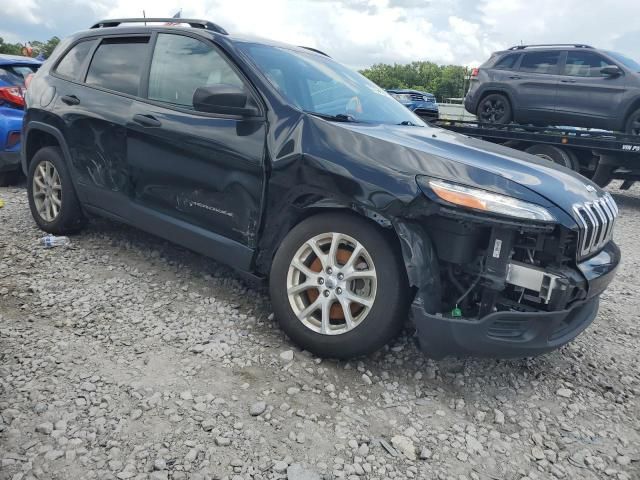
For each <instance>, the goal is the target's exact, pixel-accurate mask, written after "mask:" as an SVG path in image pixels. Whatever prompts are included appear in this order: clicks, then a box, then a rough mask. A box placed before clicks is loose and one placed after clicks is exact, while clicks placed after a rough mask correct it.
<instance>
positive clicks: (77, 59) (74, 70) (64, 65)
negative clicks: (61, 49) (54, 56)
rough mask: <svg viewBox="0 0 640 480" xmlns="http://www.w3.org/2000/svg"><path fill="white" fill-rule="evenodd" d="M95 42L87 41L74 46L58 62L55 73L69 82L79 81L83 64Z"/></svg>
mask: <svg viewBox="0 0 640 480" xmlns="http://www.w3.org/2000/svg"><path fill="white" fill-rule="evenodd" d="M95 42H96V41H95V40H87V41H84V42H80V43H77V44H76V45H74V46H73V47H72V48H71V50H69V51H68V52H67V53H65V55H64V56H63V57H62V59H61V60H60V61H59V62H58V65H57V66H56V69H55V72H56V73H57V74H58V75H60V76H62V77H65V78H69V79H71V80H81V78H80V76H81V75H82V71H83V67H84V65H85V63H84V62H85V61H86V59H87V57H88V55H89V52H91V49H92V48H93V46H94V45H95Z"/></svg>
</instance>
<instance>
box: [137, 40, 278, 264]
mask: <svg viewBox="0 0 640 480" xmlns="http://www.w3.org/2000/svg"><path fill="white" fill-rule="evenodd" d="M156 35H157V36H156V38H155V44H154V50H153V56H152V59H151V64H150V69H149V80H148V85H147V86H146V91H145V92H144V93H143V95H142V97H143V98H141V99H139V100H137V101H136V102H135V103H134V105H133V107H132V111H131V119H130V125H129V136H128V138H127V142H128V149H127V151H128V162H129V171H130V181H131V185H132V190H131V204H132V209H133V210H136V209H142V211H144V212H146V214H147V220H148V221H149V222H151V223H149V224H148V225H146V227H147V229H148V230H150V231H154V232H155V233H159V234H162V235H163V236H165V237H167V238H169V239H173V240H176V241H177V242H178V243H182V244H184V245H186V246H188V247H190V248H193V249H194V250H197V251H203V252H204V253H207V254H209V255H211V256H213V257H214V258H220V259H222V260H227V261H229V260H230V259H229V258H226V259H225V258H221V257H224V255H226V254H227V252H231V250H233V248H232V246H230V245H229V242H232V243H235V244H238V245H242V246H243V247H245V248H246V249H253V248H254V247H255V245H256V235H257V229H258V224H259V220H260V212H261V199H262V193H263V192H262V190H263V186H264V171H265V170H264V150H265V136H266V123H265V120H264V118H257V119H256V118H242V117H238V116H233V115H214V114H209V113H202V112H197V111H195V110H194V108H193V94H194V92H195V90H196V89H197V88H199V87H203V86H206V85H214V84H218V83H222V84H232V85H237V86H242V87H246V88H247V90H248V91H250V88H248V86H247V85H246V84H245V79H244V78H243V76H242V74H241V73H240V72H238V70H237V69H236V68H234V67H232V66H231V64H230V63H229V62H228V61H227V60H226V58H225V56H224V54H223V53H222V52H221V51H220V50H218V48H216V46H214V44H213V43H209V42H208V41H205V40H203V39H201V38H196V37H195V36H190V35H188V34H176V33H157V34H156ZM134 213H135V212H134ZM153 222H157V223H156V227H154V224H153ZM162 222H164V225H165V226H162V224H163V223H162ZM144 227H145V226H143V228H144ZM158 228H160V229H162V231H161V232H158V231H156V230H157V229H158ZM218 243H222V244H225V245H226V246H225V245H222V246H221V245H217V244H218ZM207 245H208V246H207ZM227 247H228V248H231V250H228V248H227ZM207 250H208V251H207ZM229 254H232V253H229Z"/></svg>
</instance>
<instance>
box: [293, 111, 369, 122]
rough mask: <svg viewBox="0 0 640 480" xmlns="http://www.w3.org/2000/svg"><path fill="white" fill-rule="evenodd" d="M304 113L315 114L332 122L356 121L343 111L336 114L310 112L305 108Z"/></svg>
mask: <svg viewBox="0 0 640 480" xmlns="http://www.w3.org/2000/svg"><path fill="white" fill-rule="evenodd" d="M305 113H308V114H309V115H315V116H316V117H320V118H324V119H325V120H331V121H334V122H357V120H356V119H355V118H353V117H352V116H351V115H345V114H344V113H338V114H337V115H329V114H328V113H319V112H310V111H308V110H305Z"/></svg>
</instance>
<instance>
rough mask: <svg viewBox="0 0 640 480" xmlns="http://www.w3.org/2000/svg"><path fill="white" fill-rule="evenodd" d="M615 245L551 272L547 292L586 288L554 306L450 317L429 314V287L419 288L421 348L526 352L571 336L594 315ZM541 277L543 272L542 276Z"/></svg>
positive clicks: (616, 254) (556, 294)
mask: <svg viewBox="0 0 640 480" xmlns="http://www.w3.org/2000/svg"><path fill="white" fill-rule="evenodd" d="M619 262H620V250H619V248H618V247H617V246H616V244H615V243H613V242H609V243H608V244H607V245H606V246H605V247H604V249H603V250H601V251H600V252H599V253H598V254H597V255H595V256H593V257H591V258H589V259H587V260H585V261H583V262H581V263H578V264H577V270H575V271H573V272H571V273H572V274H571V275H567V276H563V275H559V274H558V273H557V272H555V273H553V274H551V276H550V277H546V278H551V279H552V280H553V281H552V282H550V283H549V284H546V287H548V288H549V291H544V292H543V294H544V296H545V297H546V298H548V299H551V298H562V297H564V292H566V290H567V288H569V289H572V288H574V287H575V288H580V289H581V290H582V289H584V290H586V295H585V296H584V298H582V299H581V300H579V301H574V302H571V303H569V304H559V305H558V309H557V310H553V311H543V310H538V311H516V310H508V311H494V312H491V313H488V314H486V315H484V316H482V317H480V318H470V319H467V318H452V317H447V316H444V315H442V314H432V313H429V311H433V310H432V305H433V298H432V292H430V291H428V290H424V289H422V288H421V289H419V290H418V292H417V294H416V297H415V300H414V302H413V304H412V315H413V321H414V323H415V326H416V330H417V337H418V340H419V343H420V346H421V348H422V349H423V350H424V351H425V353H427V354H428V355H429V356H432V357H434V358H441V357H444V356H447V355H474V356H491V357H503V358H507V357H528V356H535V355H539V354H542V353H545V352H548V351H550V350H553V349H556V348H558V347H560V346H562V345H564V344H565V343H567V342H569V341H571V340H573V339H574V338H575V337H576V336H578V335H579V334H580V333H581V332H582V331H584V329H586V328H587V327H588V326H589V325H590V324H591V322H592V321H593V320H594V318H595V317H596V315H597V313H598V305H599V296H600V294H601V293H602V292H603V291H604V290H605V288H606V287H607V286H608V285H609V283H610V282H611V280H612V279H613V277H614V274H615V270H616V268H617V266H618V264H619ZM541 278H543V279H544V278H545V276H544V275H543V276H541Z"/></svg>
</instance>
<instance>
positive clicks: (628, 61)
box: [607, 52, 640, 72]
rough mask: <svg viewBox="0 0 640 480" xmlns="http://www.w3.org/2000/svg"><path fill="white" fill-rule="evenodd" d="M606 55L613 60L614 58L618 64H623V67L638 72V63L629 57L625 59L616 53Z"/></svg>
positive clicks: (639, 69) (639, 64) (639, 68)
mask: <svg viewBox="0 0 640 480" xmlns="http://www.w3.org/2000/svg"><path fill="white" fill-rule="evenodd" d="M607 53H608V54H609V55H611V56H612V57H613V58H615V59H616V60H617V61H619V62H620V63H622V64H624V66H625V67H627V68H630V69H631V70H633V71H634V72H640V63H638V62H636V61H635V60H633V59H631V58H629V57H625V56H624V55H622V54H621V53H618V52H607Z"/></svg>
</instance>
